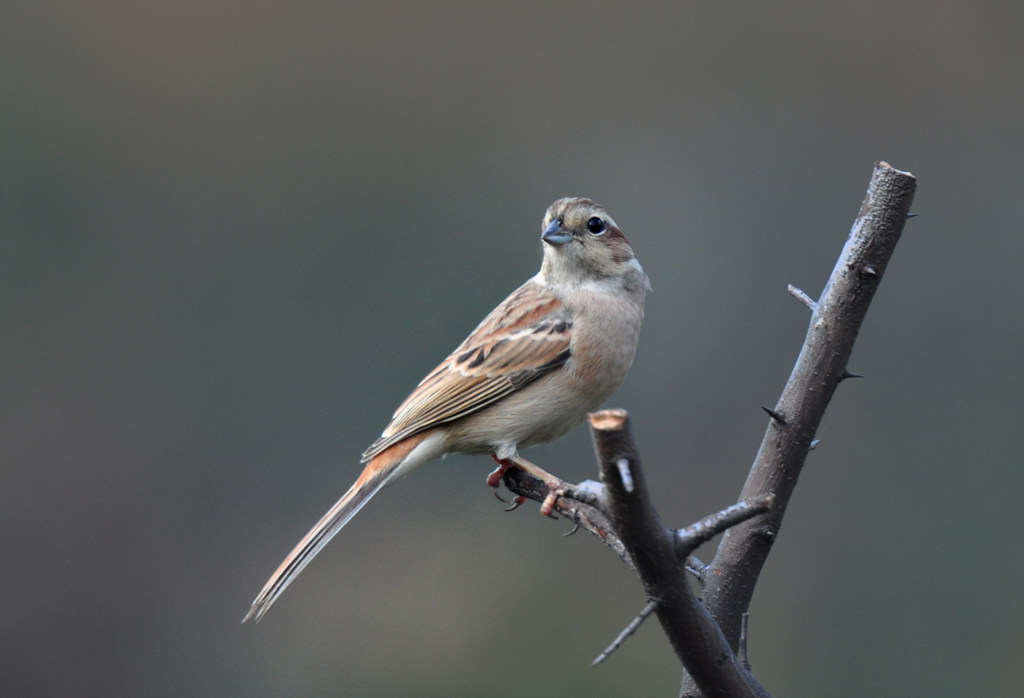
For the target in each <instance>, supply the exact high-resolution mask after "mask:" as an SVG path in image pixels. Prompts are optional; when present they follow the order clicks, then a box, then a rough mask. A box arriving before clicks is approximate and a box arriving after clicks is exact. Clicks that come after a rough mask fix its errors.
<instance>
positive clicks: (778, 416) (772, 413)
mask: <svg viewBox="0 0 1024 698" xmlns="http://www.w3.org/2000/svg"><path fill="white" fill-rule="evenodd" d="M761 409H762V410H764V411H765V412H767V413H768V416H769V417H771V418H772V419H774V420H775V421H776V422H778V423H779V424H780V425H782V426H785V424H786V415H784V414H782V413H781V412H779V411H778V410H773V409H772V408H771V407H765V406H764V405H761Z"/></svg>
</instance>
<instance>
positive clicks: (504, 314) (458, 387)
mask: <svg viewBox="0 0 1024 698" xmlns="http://www.w3.org/2000/svg"><path fill="white" fill-rule="evenodd" d="M571 335H572V318H571V317H570V314H569V312H568V311H567V310H566V309H565V308H564V307H563V305H562V302H561V300H559V298H558V297H557V296H556V295H555V294H554V293H552V292H551V290H550V289H548V288H547V287H545V286H542V285H541V284H539V283H537V282H536V281H533V280H532V279H531V280H530V281H527V282H526V283H525V284H523V285H522V286H520V287H519V288H518V289H517V290H516V291H515V292H513V293H512V295H510V296H509V297H508V298H506V299H505V301H504V302H503V303H502V304H501V305H499V306H498V307H497V308H495V309H494V310H493V311H491V313H490V314H489V315H488V316H487V317H486V318H484V320H483V322H481V323H480V325H479V326H478V327H477V328H476V329H475V330H474V331H473V333H472V334H471V335H470V336H469V337H467V338H466V340H465V341H464V342H463V343H462V344H460V345H459V346H458V348H457V349H456V350H455V351H453V352H452V353H451V354H450V355H449V356H448V358H446V359H445V360H444V361H442V362H441V364H440V365H439V366H438V367H437V368H435V369H434V370H433V371H431V372H430V373H429V374H428V375H427V377H426V378H424V379H423V380H422V381H420V384H419V385H418V386H416V389H415V390H413V391H412V393H411V394H410V395H409V397H407V398H406V399H405V402H403V403H402V404H401V405H399V407H398V409H397V410H396V411H395V414H394V416H393V417H392V418H391V421H390V422H389V423H388V425H387V427H386V428H385V429H384V432H383V434H381V436H380V438H379V439H377V440H376V441H375V442H374V443H373V445H372V446H370V447H369V448H368V449H366V452H365V453H363V461H364V462H365V461H367V460H369V459H370V458H373V457H374V456H375V455H377V454H378V453H380V452H381V451H383V450H384V449H386V448H387V447H388V446H391V445H392V444H394V443H397V442H398V441H401V440H402V439H404V438H406V437H408V436H410V435H412V434H415V433H417V432H420V431H423V430H424V429H429V428H431V427H435V426H437V425H439V424H444V423H446V422H451V421H453V420H456V419H459V418H460V417H465V416H466V415H468V414H471V413H473V412H476V411H477V410H480V409H482V408H484V407H486V406H488V405H490V404H492V403H494V402H496V401H498V400H500V399H501V398H503V397H505V396H506V395H509V394H511V393H513V392H515V391H516V390H519V389H520V388H522V387H523V386H525V385H527V384H529V383H530V382H531V381H533V380H535V379H537V378H539V377H540V376H543V375H544V374H545V373H548V372H549V371H551V370H553V369H555V368H558V367H559V366H561V365H562V364H564V363H565V362H566V361H568V360H569V340H570V338H571Z"/></svg>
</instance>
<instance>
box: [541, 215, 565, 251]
mask: <svg viewBox="0 0 1024 698" xmlns="http://www.w3.org/2000/svg"><path fill="white" fill-rule="evenodd" d="M540 239H541V240H543V241H544V242H546V243H548V244H549V245H554V246H555V247H561V246H562V245H564V244H565V243H567V242H569V241H570V240H572V235H570V234H569V233H567V232H565V230H564V229H563V228H562V221H560V220H558V219H557V218H556V219H555V220H553V221H551V222H550V223H548V227H547V228H545V229H544V232H543V233H541V234H540Z"/></svg>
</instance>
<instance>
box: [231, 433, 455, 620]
mask: <svg viewBox="0 0 1024 698" xmlns="http://www.w3.org/2000/svg"><path fill="white" fill-rule="evenodd" d="M429 435H430V432H425V433H422V434H417V435H416V436H412V437H409V438H406V439H403V440H402V441H400V442H398V443H397V444H395V445H394V446H392V447H391V448H388V449H387V450H385V451H383V452H382V453H379V454H377V455H376V456H374V457H373V458H372V459H371V460H370V462H369V463H367V464H366V468H364V469H363V472H362V474H361V475H360V476H359V479H358V480H356V481H355V483H353V485H352V486H351V487H349V489H348V492H346V493H345V494H344V495H343V496H342V498H341V499H339V500H338V501H337V502H336V503H335V505H334V506H332V507H331V508H330V509H329V510H328V511H327V513H326V514H324V515H323V517H322V518H321V519H320V520H319V521H318V522H317V523H316V525H315V526H313V528H311V529H310V530H309V533H307V534H306V535H305V536H303V538H302V540H300V541H299V543H298V545H296V546H295V548H294V549H292V551H291V552H290V553H288V557H286V558H285V559H284V562H282V563H281V565H280V567H278V568H277V570H275V572H274V574H272V575H271V576H270V579H268V580H267V583H266V584H265V585H264V587H263V590H262V591H260V593H259V595H258V596H257V597H256V599H255V600H254V601H253V602H252V607H251V608H249V612H248V613H247V614H246V615H245V618H243V619H242V622H243V623H244V622H245V621H247V620H249V619H255V620H256V621H257V622H259V620H260V619H261V618H262V617H263V615H264V614H265V613H266V612H267V611H268V610H269V609H270V607H271V606H272V605H273V604H274V602H275V601H277V599H278V597H279V596H281V594H282V593H283V592H284V590H285V589H286V588H287V587H288V585H289V584H291V583H292V582H293V581H294V580H295V578H296V577H297V576H299V572H301V571H302V570H303V568H304V567H305V566H306V565H308V564H309V563H310V561H312V559H313V558H314V557H316V554H317V553H319V552H320V550H321V549H323V547H324V546H325V545H327V543H328V542H329V541H330V540H331V538H333V537H334V534H336V533H337V532H338V531H340V530H341V529H342V528H343V527H344V526H345V524H347V523H348V522H349V521H351V520H352V517H353V516H355V515H356V514H357V513H358V512H359V510H360V509H362V508H363V506H364V505H365V504H366V503H367V502H368V501H370V498H371V497H373V495H375V494H377V492H379V491H380V489H381V488H382V487H384V485H386V484H388V483H389V482H392V481H394V480H395V479H396V478H398V477H401V476H402V475H405V474H407V473H408V472H409V471H410V470H412V469H413V468H415V467H417V466H418V465H421V464H422V463H424V462H426V461H427V460H433V458H435V457H437V455H440V454H436V455H434V454H423V455H427V456H430V457H416V456H414V457H413V458H409V456H410V454H411V453H412V452H413V451H414V450H415V448H416V447H417V446H419V445H420V443H421V442H423V441H425V440H426V438H427V437H428V436H429ZM428 450H430V449H428ZM413 461H415V462H413ZM403 466H405V467H403Z"/></svg>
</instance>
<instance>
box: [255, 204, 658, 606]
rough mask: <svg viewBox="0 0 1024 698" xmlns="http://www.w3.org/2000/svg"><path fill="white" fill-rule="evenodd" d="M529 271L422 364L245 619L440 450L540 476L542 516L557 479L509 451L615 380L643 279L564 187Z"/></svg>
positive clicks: (553, 435) (611, 227)
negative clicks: (430, 363)
mask: <svg viewBox="0 0 1024 698" xmlns="http://www.w3.org/2000/svg"><path fill="white" fill-rule="evenodd" d="M540 238H541V247H542V248H543V259H542V263H541V268H540V271H539V272H538V273H537V274H536V275H535V276H533V277H532V278H530V279H529V280H527V281H526V283H524V284H523V285H522V286H520V287H519V288H518V289H516V290H515V291H513V292H512V294H511V295H509V296H508V298H506V299H505V300H504V301H502V302H501V304H500V305H498V306H497V307H496V308H495V309H494V310H492V311H491V312H490V313H489V314H488V315H487V316H486V317H485V318H484V319H483V321H481V322H480V324H479V325H478V326H477V327H476V329H475V330H473V332H472V333H471V334H470V335H469V336H468V337H467V338H466V339H465V340H464V341H463V342H462V343H461V344H460V345H459V346H458V347H456V349H455V350H454V351H453V352H452V353H451V354H449V355H448V357H447V358H446V359H445V360H444V361H442V362H441V363H440V364H439V365H438V366H437V368H435V369H434V370H433V371H431V372H430V373H428V374H427V376H426V377H425V378H424V379H423V380H422V381H420V383H419V385H417V386H416V388H415V389H414V390H413V391H412V393H411V394H410V395H409V396H408V397H407V398H406V399H405V401H404V402H402V403H401V404H400V405H399V406H398V409H397V410H395V413H394V415H393V416H392V418H391V421H390V422H389V423H388V424H387V426H386V427H385V428H384V431H383V432H382V433H381V435H380V437H379V438H378V439H377V440H376V441H374V442H373V444H372V445H371V446H370V447H369V448H368V449H366V451H365V452H364V453H363V456H362V462H363V463H366V466H365V468H364V469H363V471H362V473H361V474H360V475H359V477H358V479H356V481H355V483H353V485H352V486H351V487H350V488H349V489H348V491H347V492H346V493H345V494H344V495H343V496H342V497H341V499H339V500H338V502H337V503H336V504H335V505H334V506H332V507H331V508H330V509H329V510H328V511H327V513H326V514H324V515H323V517H322V518H321V519H320V520H319V521H318V522H317V523H316V525H315V526H313V528H312V529H310V531H309V532H308V533H307V534H306V535H305V537H303V538H302V540H300V541H299V543H298V544H297V545H296V546H295V548H294V549H293V550H292V551H291V552H290V553H289V554H288V556H287V557H286V558H285V559H284V561H283V562H282V563H281V565H280V566H279V567H278V568H277V570H276V571H275V572H274V573H273V575H271V577H270V579H269V580H268V581H267V583H266V585H265V586H264V587H263V589H262V590H261V591H260V593H259V595H258V596H257V597H256V599H255V600H254V601H253V602H252V606H251V607H250V609H249V612H248V613H247V614H246V616H245V618H244V619H243V620H242V622H243V623H244V622H245V621H247V620H250V619H254V620H256V621H259V620H260V619H261V618H262V617H263V615H264V614H265V613H266V612H267V611H268V610H269V608H270V607H271V606H272V605H273V604H274V602H275V601H276V600H277V599H278V598H280V596H281V594H282V592H284V590H285V589H286V588H287V587H288V585H289V584H291V583H292V581H294V580H295V578H296V577H297V576H298V574H299V573H300V572H301V571H302V570H303V568H305V566H306V565H307V564H309V562H310V561H311V560H312V559H313V557H314V556H316V554H317V553H319V552H320V550H322V549H323V547H324V546H325V545H326V544H327V543H328V541H330V540H331V538H332V537H334V535H335V534H336V533H338V531H340V530H341V529H342V527H344V526H345V525H346V524H347V523H348V522H349V521H350V520H351V519H352V517H353V516H355V515H356V513H358V512H359V510H360V509H362V508H363V506H364V505H365V504H366V503H367V502H368V501H369V500H370V498H371V497H373V496H374V495H375V494H377V492H379V491H380V490H381V488H383V487H384V486H385V485H387V484H390V483H392V482H394V481H395V480H397V479H399V478H402V477H404V476H406V475H408V474H409V473H410V472H412V471H413V470H415V469H416V468H418V467H420V466H421V465H424V464H425V463H428V462H430V461H433V460H436V459H438V458H441V457H443V456H446V455H448V454H449V453H464V454H479V455H490V456H491V457H492V458H493V459H494V460H495V461H496V462H497V463H498V468H497V469H496V470H494V472H492V473H491V474H490V476H489V477H488V479H487V482H488V484H489V485H490V486H491V487H492V488H495V492H497V487H498V485H499V484H500V482H501V478H502V476H503V475H504V473H505V472H506V471H507V470H508V469H509V468H521V469H522V470H525V471H526V472H528V473H530V474H531V475H534V476H535V477H538V478H539V479H541V480H542V481H543V482H544V483H545V484H546V485H547V486H548V488H549V490H550V493H549V495H548V496H547V498H546V499H545V501H544V503H543V504H542V507H541V512H542V513H545V514H548V515H550V514H551V508H552V506H553V505H554V503H555V502H556V500H557V498H558V497H559V496H560V495H562V494H564V493H565V490H564V489H563V487H564V483H562V482H561V481H560V480H559V479H558V478H556V477H554V476H553V475H550V474H549V473H547V472H545V471H544V470H542V469H541V468H539V467H538V466H536V465H534V464H533V463H530V462H529V461H527V460H526V459H525V458H523V457H522V456H520V455H519V450H520V449H522V448H526V447H529V446H533V445H536V444H540V443H546V442H549V441H553V440H555V439H558V438H560V437H561V436H564V435H565V434H567V433H569V432H570V431H572V430H573V429H574V428H576V427H577V426H579V425H580V424H581V423H582V422H583V420H584V419H585V418H586V415H587V414H588V413H589V412H591V411H593V410H596V409H597V408H599V407H600V406H601V405H602V404H603V403H604V402H605V401H606V400H607V399H608V398H609V397H611V395H612V394H613V393H614V392H615V391H616V390H617V389H618V388H619V386H620V385H621V384H622V382H623V381H624V380H625V378H626V374H627V373H628V372H629V369H630V367H631V366H632V364H633V358H634V355H635V353H636V347H637V341H638V339H639V335H640V325H641V323H642V321H643V317H644V303H645V299H646V295H647V292H648V291H649V290H650V282H649V281H648V278H647V275H646V274H645V273H644V270H643V268H642V267H641V266H640V262H639V261H637V258H636V256H635V255H634V254H633V248H632V247H631V246H630V244H629V241H628V240H627V239H626V236H625V235H624V234H623V232H622V230H621V229H620V228H619V227H618V225H617V224H616V223H615V221H614V220H612V218H611V216H609V215H608V212H607V211H606V210H605V209H604V208H603V207H602V206H601V205H600V204H597V203H596V202H594V201H593V200H591V199H588V198H582V197H566V198H562V199H558V200H557V201H555V202H554V203H552V204H551V206H549V207H548V209H547V211H546V212H545V214H544V218H543V221H542V223H541V236H540Z"/></svg>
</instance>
